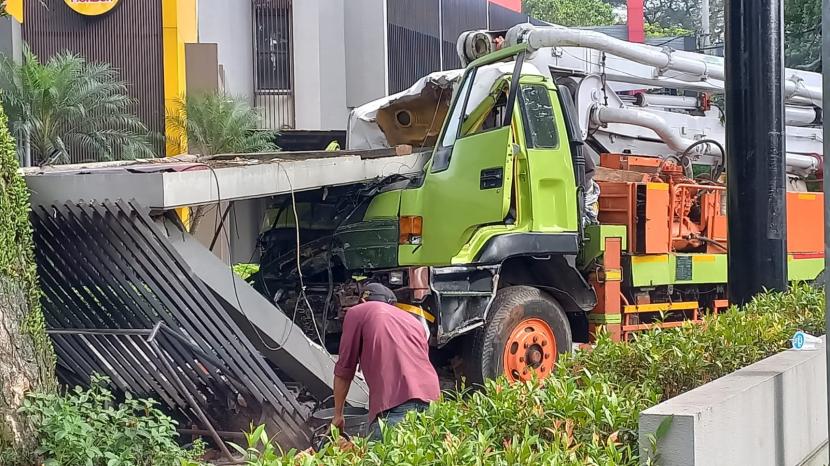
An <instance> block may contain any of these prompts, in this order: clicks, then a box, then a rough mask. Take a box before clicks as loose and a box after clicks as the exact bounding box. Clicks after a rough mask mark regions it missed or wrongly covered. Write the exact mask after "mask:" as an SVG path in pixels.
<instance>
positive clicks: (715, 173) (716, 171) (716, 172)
mask: <svg viewBox="0 0 830 466" xmlns="http://www.w3.org/2000/svg"><path fill="white" fill-rule="evenodd" d="M701 144H713V145H714V146H715V147H717V148H718V150H720V163H719V164H718V165H716V166H715V167H713V168H712V172H711V177H712V181H717V180H718V178H720V176H721V174H722V173H723V169H724V167H725V166H726V150H724V148H723V145H722V144H721V143H719V142H718V141H716V140H714V139H700V140H697V141H695V142H693V143H691V144H689V147H687V148H686V149H685V150H684V151H683V154H681V155H682V156H683V157H688V155H689V152H691V150H692V149H694V148H695V147H697V146H699V145H701Z"/></svg>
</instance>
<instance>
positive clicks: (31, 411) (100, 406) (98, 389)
mask: <svg viewBox="0 0 830 466" xmlns="http://www.w3.org/2000/svg"><path fill="white" fill-rule="evenodd" d="M156 404H157V402H156V401H155V400H149V399H146V400H144V399H135V398H133V397H131V396H129V394H127V396H126V398H125V400H124V402H122V403H116V401H115V400H114V398H113V394H112V392H111V391H110V390H108V389H107V388H106V379H104V378H100V377H96V378H93V383H92V386H91V387H90V388H89V389H88V390H84V389H82V388H81V387H75V389H74V390H71V391H69V392H67V393H66V394H64V395H59V394H32V395H30V396H29V397H28V399H27V400H26V402H25V403H24V406H23V408H21V410H22V412H23V413H25V414H26V415H28V416H30V417H31V419H32V420H33V421H34V422H35V423H36V425H37V426H38V429H37V444H38V445H39V447H38V449H37V451H36V452H35V454H36V455H38V456H40V457H42V458H43V459H44V462H43V464H44V465H45V466H51V465H54V466H58V465H86V466H99V465H100V466H143V465H147V466H151V465H152V466H156V465H162V466H163V465H178V464H180V463H182V462H184V461H188V460H191V459H193V458H194V457H195V456H196V455H198V454H199V453H200V450H201V449H202V447H201V445H196V448H194V449H193V450H192V451H185V450H184V449H182V448H181V447H180V446H179V445H178V444H177V443H176V441H175V439H176V437H177V435H178V434H177V433H176V422H175V421H173V420H172V419H170V418H169V417H167V416H166V415H164V414H163V413H162V412H161V411H160V410H159V409H158V408H157V407H156Z"/></svg>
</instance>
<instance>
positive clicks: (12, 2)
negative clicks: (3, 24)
mask: <svg viewBox="0 0 830 466" xmlns="http://www.w3.org/2000/svg"><path fill="white" fill-rule="evenodd" d="M6 13H8V14H9V16H11V17H12V18H14V19H16V20H17V22H18V23H21V24H23V0H8V1H6Z"/></svg>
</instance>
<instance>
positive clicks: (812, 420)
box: [639, 347, 827, 466]
mask: <svg viewBox="0 0 830 466" xmlns="http://www.w3.org/2000/svg"><path fill="white" fill-rule="evenodd" d="M825 374H826V365H825V353H824V348H823V347H821V348H820V349H818V350H815V351H794V350H789V351H784V352H781V353H779V354H776V355H774V356H772V357H769V358H767V359H764V360H763V361H759V362H757V363H755V364H752V365H751V366H748V367H745V368H743V369H741V370H739V371H737V372H734V373H732V374H729V375H727V376H725V377H721V378H720V379H717V380H715V381H713V382H711V383H708V384H706V385H703V386H701V387H698V388H696V389H694V390H692V391H689V392H686V393H684V394H682V395H680V396H677V397H675V398H672V399H671V400H668V401H666V402H664V403H660V404H659V405H657V406H654V407H651V408H649V409H647V410H645V411H643V412H642V413H640V427H639V431H640V451H641V452H642V455H641V458H642V461H641V462H642V463H643V464H645V463H646V461H648V459H649V458H652V459H654V458H655V451H652V439H653V438H654V437H655V436H656V434H657V431H658V428H660V425H661V424H663V425H664V427H663V428H662V429H661V430H664V431H665V432H663V433H662V434H663V435H661V436H659V438H658V439H657V442H656V447H657V448H656V459H657V461H658V464H660V465H662V466H678V465H684V466H685V465H696V466H712V465H721V464H722V465H753V466H763V465H802V464H810V465H813V464H826V462H825V461H822V460H821V459H822V458H827V452H826V445H827V398H826V391H825V387H826V378H825ZM667 419H670V420H667ZM664 422H665V424H664ZM817 460H818V461H817Z"/></svg>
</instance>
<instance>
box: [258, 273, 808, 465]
mask: <svg viewBox="0 0 830 466" xmlns="http://www.w3.org/2000/svg"><path fill="white" fill-rule="evenodd" d="M797 329H801V330H804V331H806V332H808V333H812V334H820V333H823V331H824V330H823V329H824V294H823V293H822V292H820V291H818V290H816V289H814V288H812V287H809V286H807V285H795V286H793V287H792V289H791V290H790V291H789V292H787V293H765V294H762V295H760V296H758V297H757V298H756V299H755V300H754V301H753V302H752V303H750V304H748V305H747V306H745V307H744V308H743V309H742V310H738V309H736V308H731V309H729V310H728V311H726V312H724V313H721V315H720V316H719V317H718V318H717V319H715V318H712V317H707V318H705V319H704V322H703V323H701V324H692V323H689V324H687V325H684V326H682V327H679V328H673V329H667V330H653V331H649V332H644V333H642V334H640V335H638V336H637V337H636V338H634V339H633V340H632V341H630V342H628V343H616V342H612V341H611V340H610V338H608V336H607V335H600V337H599V339H598V341H597V344H596V347H595V349H593V350H592V351H584V352H578V353H576V354H574V355H566V356H564V357H563V358H562V359H561V361H560V364H559V367H558V369H557V372H556V374H555V376H553V377H551V378H549V379H547V380H545V381H543V382H540V383H533V382H531V383H525V384H513V385H509V384H507V383H506V382H505V381H504V380H498V381H490V382H488V383H487V384H486V386H485V387H484V389H483V390H478V391H471V392H468V393H463V394H457V395H445V396H444V399H443V400H441V401H439V402H436V403H433V404H432V405H431V406H430V408H429V409H428V410H427V411H426V412H424V413H409V414H408V415H407V417H406V419H405V420H404V421H403V422H402V423H401V424H399V425H398V426H396V427H395V428H393V429H385V430H384V435H383V439H382V441H379V442H367V441H366V440H364V439H356V440H355V448H354V449H352V450H350V451H342V450H340V449H339V448H337V447H335V446H329V447H326V448H325V449H324V450H323V451H320V452H317V453H316V454H314V455H300V456H298V457H295V455H296V453H297V452H296V451H290V452H287V453H285V454H282V455H281V454H278V452H277V450H275V449H274V448H273V447H271V448H269V449H267V450H266V454H262V455H258V454H256V450H255V447H257V445H258V443H260V441H262V440H265V439H262V438H260V436H257V435H249V443H250V445H249V447H251V448H249V449H246V450H245V453H246V457H247V462H248V463H247V464H249V465H251V466H283V465H285V466H288V465H295V464H296V465H309V466H310V465H317V464H322V465H357V464H360V465H382V464H412V465H416V464H417V465H430V464H442V465H467V464H475V465H483V464H487V465H513V464H557V465H586V464H587V465H603V466H608V465H626V466H634V465H637V464H639V457H638V451H637V444H638V438H637V422H638V416H639V413H640V411H642V410H643V409H645V408H648V407H649V406H653V405H654V404H656V403H658V402H660V401H661V400H662V399H667V398H670V397H672V396H676V395H677V394H679V393H682V392H684V391H686V390H690V389H692V388H694V387H697V386H699V385H702V384H704V383H706V382H709V381H711V380H713V379H715V378H718V377H720V376H722V375H725V374H727V373H729V372H732V371H734V370H737V369H739V368H741V367H743V366H746V365H748V364H751V363H753V362H755V361H758V360H760V359H762V358H765V357H767V356H769V355H771V354H773V353H776V352H778V351H781V350H782V349H785V348H787V347H788V346H789V339H790V337H791V336H792V335H793V333H795V331H796V330H797Z"/></svg>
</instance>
